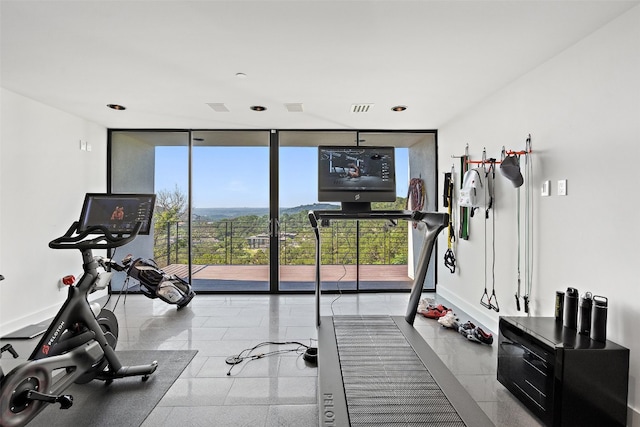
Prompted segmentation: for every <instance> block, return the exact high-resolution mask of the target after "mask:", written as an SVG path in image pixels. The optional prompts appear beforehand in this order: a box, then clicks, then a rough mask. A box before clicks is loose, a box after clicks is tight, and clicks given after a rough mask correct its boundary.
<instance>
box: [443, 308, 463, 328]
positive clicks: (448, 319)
mask: <svg viewBox="0 0 640 427" xmlns="http://www.w3.org/2000/svg"><path fill="white" fill-rule="evenodd" d="M438 323H440V324H441V325H442V326H444V327H445V328H451V329H455V330H458V328H459V325H458V318H457V317H456V315H455V314H453V311H447V313H446V314H445V315H444V316H442V317H440V318H439V319H438Z"/></svg>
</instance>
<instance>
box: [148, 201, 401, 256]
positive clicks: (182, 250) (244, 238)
mask: <svg viewBox="0 0 640 427" xmlns="http://www.w3.org/2000/svg"><path fill="white" fill-rule="evenodd" d="M176 191H177V189H176ZM170 199H171V198H170V197H163V200H170ZM405 203H406V199H405V198H398V199H397V200H396V201H395V202H390V203H373V204H372V209H375V210H382V209H390V210H402V209H404V207H405ZM183 219H184V214H183V211H182V210H181V209H180V207H179V204H175V203H174V204H171V203H166V204H165V206H164V207H163V208H162V209H160V211H159V212H156V217H155V221H156V229H155V232H156V236H155V238H156V242H155V243H156V245H155V251H154V252H155V256H156V261H158V262H159V263H160V264H161V265H166V264H171V263H180V264H186V263H187V262H188V259H187V256H188V255H187V225H186V223H185V222H182V223H179V222H178V223H176V221H182V220H183ZM279 223H280V254H279V255H280V263H281V264H283V265H313V264H315V248H316V247H315V245H316V242H315V236H314V233H313V229H312V228H311V225H310V224H309V218H308V211H306V210H300V211H298V212H288V213H283V214H282V215H281V216H280V219H279ZM158 224H160V226H158ZM268 227H269V218H268V216H266V215H265V216H257V215H246V216H241V217H237V218H232V219H223V220H217V221H208V220H207V219H206V218H198V219H197V220H194V221H193V223H192V240H193V246H192V263H193V264H201V265H203V264H204V265H206V264H214V265H248V264H262V265H266V264H268V263H269V248H268V234H267V233H268ZM357 229H358V226H357V222H356V221H332V222H331V223H330V225H329V226H328V227H322V228H321V229H320V233H321V244H322V251H321V256H322V260H321V261H322V264H346V265H354V264H356V262H357V259H356V257H357V250H356V249H357V248H356V242H357V239H356V231H357ZM359 229H360V239H359V242H360V248H359V252H360V253H359V256H360V264H399V265H404V264H406V263H407V250H408V249H407V246H408V233H407V225H406V224H404V223H400V224H398V225H397V226H395V227H393V226H390V225H389V222H388V221H384V220H367V221H360V224H359ZM251 237H253V238H254V240H253V241H254V242H259V239H255V238H260V237H264V238H265V239H266V240H265V242H267V244H264V245H263V244H261V243H254V245H253V246H251V245H250V238H251Z"/></svg>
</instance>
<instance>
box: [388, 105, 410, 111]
mask: <svg viewBox="0 0 640 427" xmlns="http://www.w3.org/2000/svg"><path fill="white" fill-rule="evenodd" d="M406 109H407V107H406V106H405V105H396V106H395V107H391V111H404V110H406Z"/></svg>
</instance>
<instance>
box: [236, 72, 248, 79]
mask: <svg viewBox="0 0 640 427" xmlns="http://www.w3.org/2000/svg"><path fill="white" fill-rule="evenodd" d="M236 77H237V78H239V79H246V78H247V75H246V74H245V73H236Z"/></svg>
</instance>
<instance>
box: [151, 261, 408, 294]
mask: <svg viewBox="0 0 640 427" xmlns="http://www.w3.org/2000/svg"><path fill="white" fill-rule="evenodd" d="M188 269H189V267H188V266H187V265H185V264H171V265H168V266H167V267H164V268H163V270H164V271H165V272H166V273H167V274H175V275H177V276H180V277H186V276H187V275H188ZM320 275H321V280H322V290H323V291H325V290H329V291H330V290H334V291H335V290H340V291H346V290H356V266H354V265H344V266H343V265H323V266H322V267H321V270H320ZM192 278H193V280H192V285H193V288H194V290H195V291H196V292H198V291H199V292H220V291H223V292H247V291H248V292H256V291H268V290H269V266H268V265H192ZM412 285H413V279H412V278H410V277H409V276H408V274H407V266H406V265H361V266H360V290H407V289H410V288H411V286H412ZM314 289H315V266H314V265H284V266H281V267H280V290H282V291H312V290H314Z"/></svg>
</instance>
